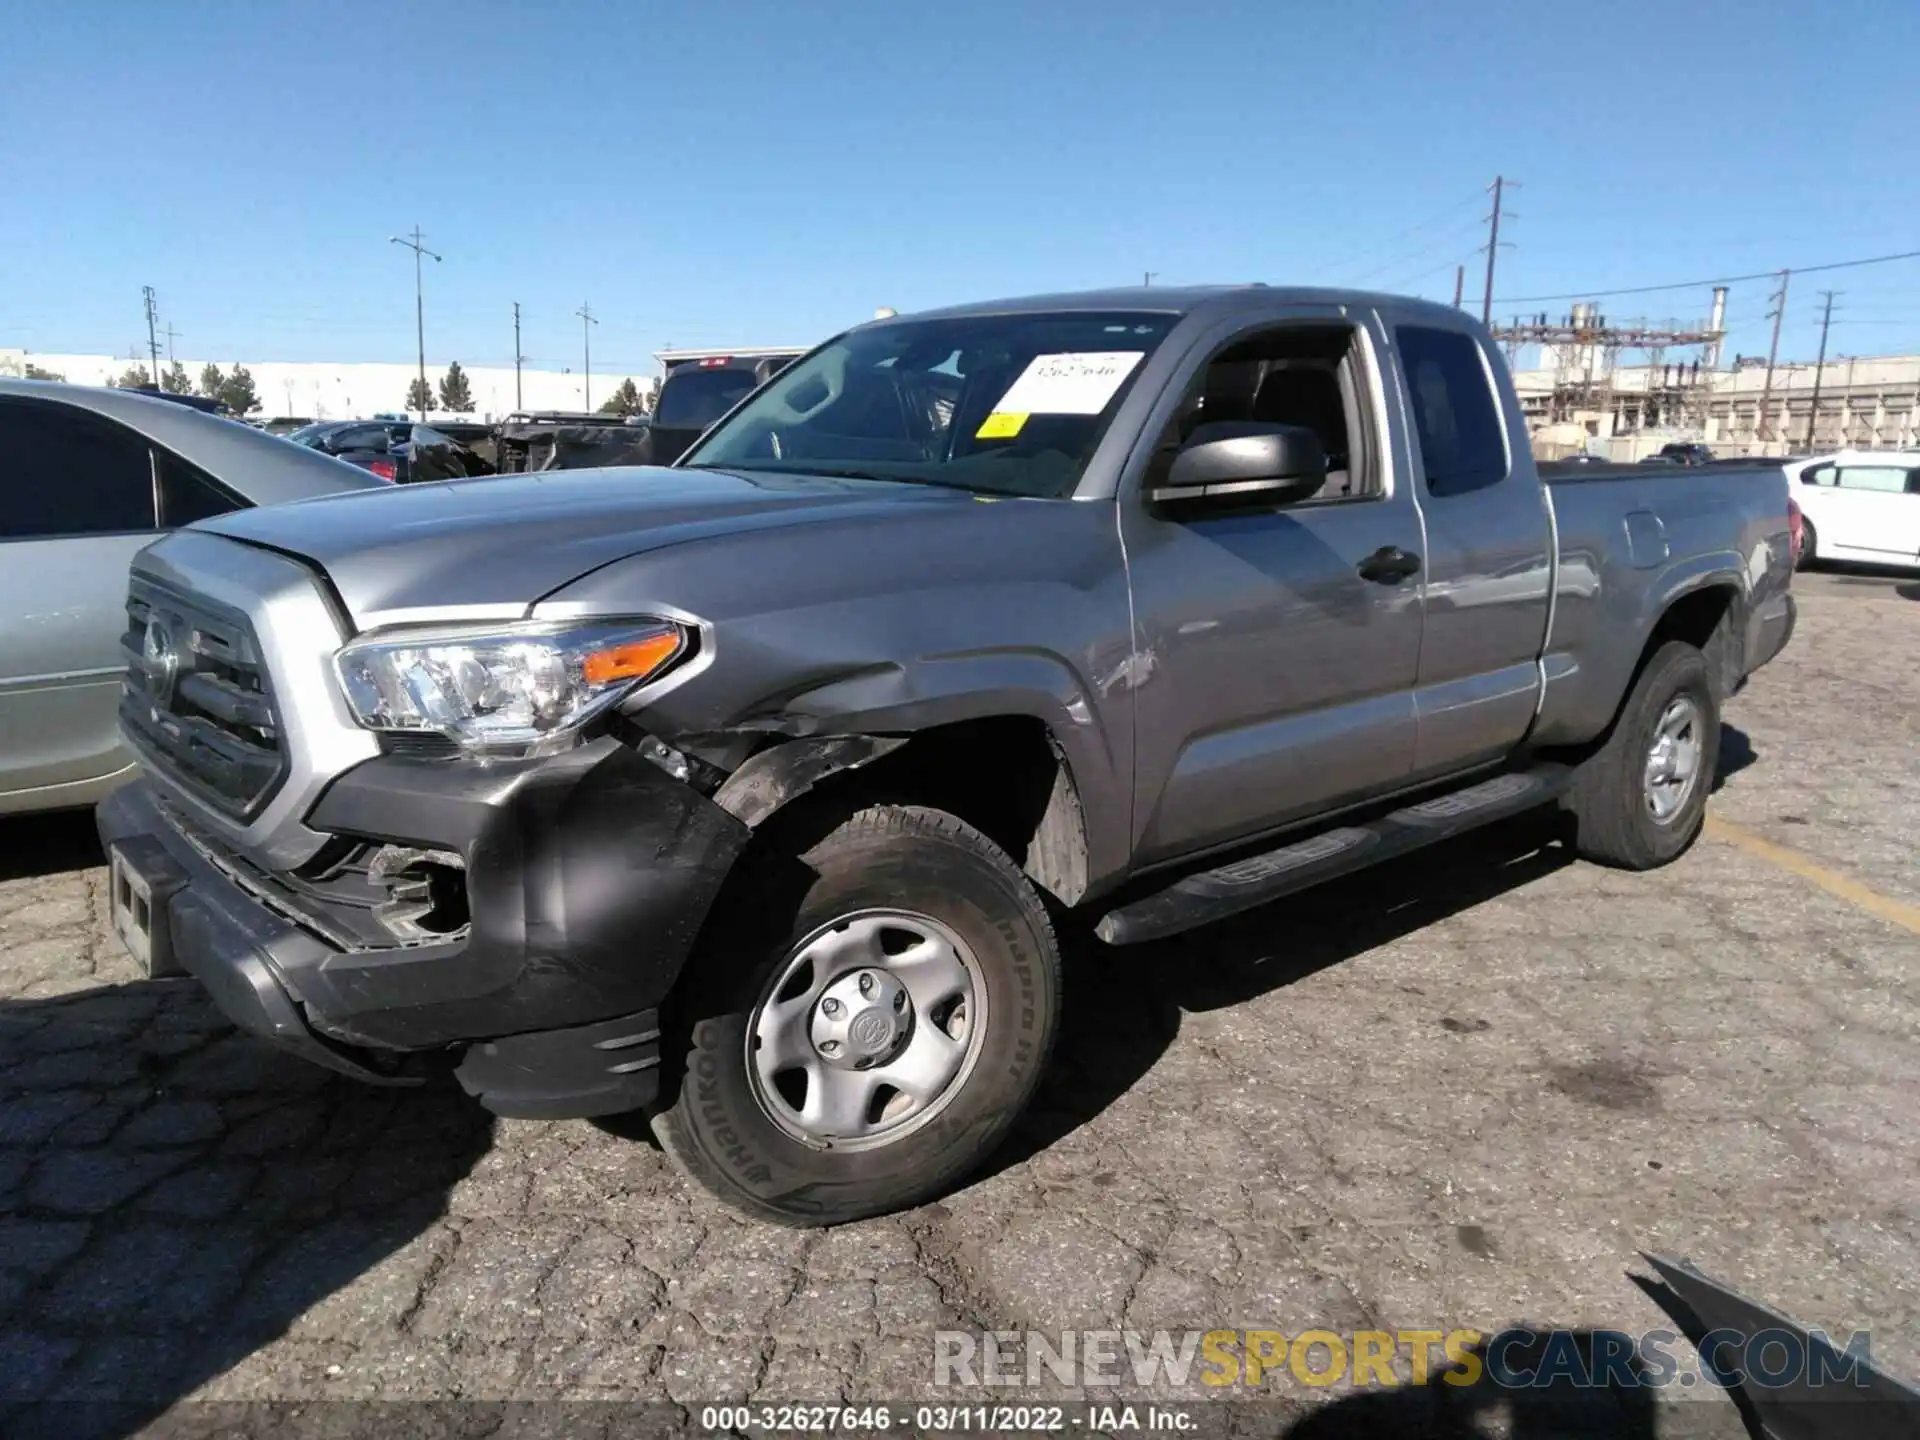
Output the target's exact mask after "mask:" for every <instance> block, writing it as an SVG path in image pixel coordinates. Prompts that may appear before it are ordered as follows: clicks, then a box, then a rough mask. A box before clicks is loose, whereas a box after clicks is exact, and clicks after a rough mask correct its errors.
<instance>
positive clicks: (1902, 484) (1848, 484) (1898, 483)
mask: <svg viewBox="0 0 1920 1440" xmlns="http://www.w3.org/2000/svg"><path fill="white" fill-rule="evenodd" d="M1836 483H1837V484H1838V485H1839V487H1840V488H1841V489H1842V490H1871V491H1874V492H1875V493H1877V494H1881V495H1899V494H1902V493H1903V492H1904V491H1905V490H1906V488H1907V467H1906V466H1904V465H1842V466H1841V467H1840V473H1839V477H1838V480H1837V482H1836Z"/></svg>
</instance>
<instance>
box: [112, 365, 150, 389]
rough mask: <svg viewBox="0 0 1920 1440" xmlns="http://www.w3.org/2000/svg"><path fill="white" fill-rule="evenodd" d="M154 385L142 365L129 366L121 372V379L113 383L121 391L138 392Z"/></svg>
mask: <svg viewBox="0 0 1920 1440" xmlns="http://www.w3.org/2000/svg"><path fill="white" fill-rule="evenodd" d="M152 383H153V381H151V380H149V379H148V378H147V372H146V368H145V367H144V366H141V365H129V366H128V367H127V368H126V369H125V370H122V371H121V372H120V378H119V379H118V380H115V381H114V382H113V384H114V385H115V386H116V387H117V388H118V389H121V390H138V389H140V388H141V387H142V386H146V385H151V384H152Z"/></svg>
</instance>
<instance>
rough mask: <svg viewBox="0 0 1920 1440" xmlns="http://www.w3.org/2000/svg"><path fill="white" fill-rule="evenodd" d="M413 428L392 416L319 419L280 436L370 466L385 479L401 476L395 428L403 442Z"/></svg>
mask: <svg viewBox="0 0 1920 1440" xmlns="http://www.w3.org/2000/svg"><path fill="white" fill-rule="evenodd" d="M412 428H413V427H412V426H410V425H396V424H395V423H394V422H393V421H389V420H319V421H316V422H314V423H313V424H311V425H307V426H303V427H302V428H300V429H298V430H295V431H293V432H292V433H291V434H288V435H283V436H282V437H281V438H282V439H283V440H287V441H290V442H291V443H293V444H295V445H304V446H305V447H306V448H307V449H309V450H318V451H319V452H320V453H321V454H323V455H331V456H333V457H334V459H336V460H344V461H346V462H347V463H348V464H349V465H358V466H359V467H360V468H361V469H362V470H371V471H372V472H373V473H374V474H376V475H378V476H379V477H380V478H381V479H382V480H398V479H399V478H400V476H399V467H398V466H397V465H396V464H395V463H394V458H393V446H394V442H395V432H396V431H398V432H399V435H400V439H401V440H402V442H404V440H405V437H406V435H407V433H408V432H409V431H411V430H412Z"/></svg>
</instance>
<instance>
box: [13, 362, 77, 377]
mask: <svg viewBox="0 0 1920 1440" xmlns="http://www.w3.org/2000/svg"><path fill="white" fill-rule="evenodd" d="M21 373H22V374H23V375H25V377H26V378H27V379H29V380H64V379H66V378H67V377H66V376H65V375H62V374H61V373H60V372H59V371H58V370H42V369H41V368H40V367H39V366H38V365H36V364H34V363H33V362H32V361H31V360H29V361H28V362H27V368H26V369H25V370H24V371H23V372H21Z"/></svg>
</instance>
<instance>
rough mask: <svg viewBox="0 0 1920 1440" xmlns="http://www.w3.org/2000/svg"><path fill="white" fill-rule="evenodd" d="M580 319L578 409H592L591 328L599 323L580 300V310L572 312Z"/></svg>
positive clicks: (585, 303)
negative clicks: (580, 363)
mask: <svg viewBox="0 0 1920 1440" xmlns="http://www.w3.org/2000/svg"><path fill="white" fill-rule="evenodd" d="M573 313H574V314H576V315H578V316H579V317H580V358H581V360H582V361H583V362H584V363H582V365H581V366H580V408H581V409H582V410H591V409H593V330H592V328H591V327H592V326H595V325H598V324H599V323H600V322H599V321H598V320H596V319H594V318H593V311H591V310H589V309H588V308H587V302H586V301H584V300H582V301H581V302H580V308H579V309H578V310H576V311H574V312H573Z"/></svg>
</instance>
